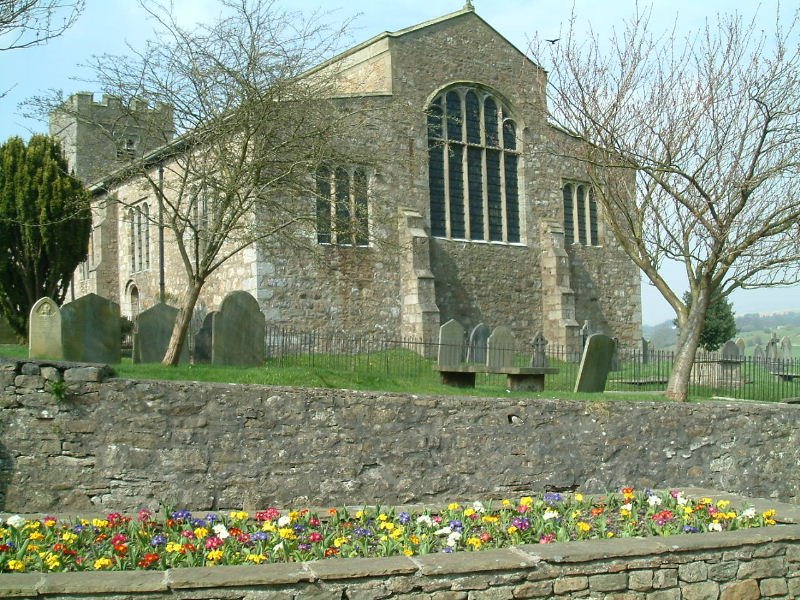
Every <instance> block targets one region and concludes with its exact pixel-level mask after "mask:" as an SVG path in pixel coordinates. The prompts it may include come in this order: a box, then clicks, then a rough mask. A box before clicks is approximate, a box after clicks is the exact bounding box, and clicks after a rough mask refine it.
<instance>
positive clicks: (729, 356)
mask: <svg viewBox="0 0 800 600" xmlns="http://www.w3.org/2000/svg"><path fill="white" fill-rule="evenodd" d="M740 357H741V352H740V350H739V345H738V344H737V343H736V342H734V341H733V340H728V341H727V342H725V343H724V344H723V346H722V360H738V359H739V358H740Z"/></svg>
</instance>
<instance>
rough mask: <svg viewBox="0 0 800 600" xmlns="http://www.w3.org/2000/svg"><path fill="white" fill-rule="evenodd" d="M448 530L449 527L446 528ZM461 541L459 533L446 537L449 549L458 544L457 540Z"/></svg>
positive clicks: (455, 532)
mask: <svg viewBox="0 0 800 600" xmlns="http://www.w3.org/2000/svg"><path fill="white" fill-rule="evenodd" d="M448 529H449V527H448ZM460 539H461V532H460V531H453V532H451V533H450V535H448V536H447V545H448V546H450V547H451V548H453V547H455V546H456V544H458V540H460Z"/></svg>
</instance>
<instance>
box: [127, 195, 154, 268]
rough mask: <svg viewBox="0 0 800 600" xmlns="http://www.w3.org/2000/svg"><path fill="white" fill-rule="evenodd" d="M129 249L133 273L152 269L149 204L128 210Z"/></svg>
mask: <svg viewBox="0 0 800 600" xmlns="http://www.w3.org/2000/svg"><path fill="white" fill-rule="evenodd" d="M128 247H129V248H130V256H129V260H130V270H131V272H132V273H134V272H136V271H142V270H144V269H149V268H150V207H149V206H148V205H147V203H146V202H145V203H142V204H140V205H139V206H136V207H134V208H130V209H128Z"/></svg>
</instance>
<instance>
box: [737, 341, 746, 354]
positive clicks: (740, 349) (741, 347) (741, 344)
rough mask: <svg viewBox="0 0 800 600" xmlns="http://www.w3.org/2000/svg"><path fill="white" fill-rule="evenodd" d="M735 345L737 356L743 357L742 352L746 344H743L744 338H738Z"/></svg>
mask: <svg viewBox="0 0 800 600" xmlns="http://www.w3.org/2000/svg"><path fill="white" fill-rule="evenodd" d="M736 345H737V346H738V347H739V356H744V351H745V348H746V344H745V343H744V338H738V339H737V340H736Z"/></svg>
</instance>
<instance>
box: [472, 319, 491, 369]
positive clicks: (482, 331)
mask: <svg viewBox="0 0 800 600" xmlns="http://www.w3.org/2000/svg"><path fill="white" fill-rule="evenodd" d="M491 333H492V330H491V329H489V327H488V326H487V325H485V324H484V323H478V324H477V325H476V326H475V327H473V328H472V332H470V334H469V345H468V346H467V362H471V363H478V364H481V365H485V364H486V342H488V341H489V335H491Z"/></svg>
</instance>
